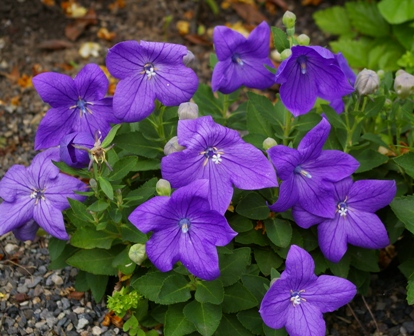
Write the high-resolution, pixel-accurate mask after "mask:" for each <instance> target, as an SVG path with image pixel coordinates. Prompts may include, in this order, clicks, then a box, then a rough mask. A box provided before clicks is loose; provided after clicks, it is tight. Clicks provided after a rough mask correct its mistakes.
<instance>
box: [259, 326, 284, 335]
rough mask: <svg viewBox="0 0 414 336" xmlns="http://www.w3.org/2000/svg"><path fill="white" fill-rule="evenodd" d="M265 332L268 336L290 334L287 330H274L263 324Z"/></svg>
mask: <svg viewBox="0 0 414 336" xmlns="http://www.w3.org/2000/svg"><path fill="white" fill-rule="evenodd" d="M263 330H264V332H265V335H266V336H288V333H287V332H286V330H285V328H281V329H272V328H270V327H268V326H267V325H265V324H263Z"/></svg>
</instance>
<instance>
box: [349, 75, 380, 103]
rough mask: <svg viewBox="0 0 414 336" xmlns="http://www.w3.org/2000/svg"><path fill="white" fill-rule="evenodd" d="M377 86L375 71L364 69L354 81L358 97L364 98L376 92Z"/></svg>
mask: <svg viewBox="0 0 414 336" xmlns="http://www.w3.org/2000/svg"><path fill="white" fill-rule="evenodd" d="M378 86H379V77H378V75H377V73H376V72H375V71H372V70H368V69H364V70H362V71H361V72H360V73H359V74H358V76H357V78H356V81H355V86H354V87H355V90H357V91H358V94H359V95H360V96H365V95H368V94H371V93H374V92H375V91H377V89H378Z"/></svg>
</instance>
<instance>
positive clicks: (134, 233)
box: [121, 223, 148, 244]
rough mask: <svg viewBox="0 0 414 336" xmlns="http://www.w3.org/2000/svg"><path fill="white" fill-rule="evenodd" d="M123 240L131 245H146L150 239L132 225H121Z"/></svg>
mask: <svg viewBox="0 0 414 336" xmlns="http://www.w3.org/2000/svg"><path fill="white" fill-rule="evenodd" d="M121 234H122V240H124V241H128V242H131V243H135V244H137V243H140V244H145V243H146V242H147V241H148V237H147V235H146V234H145V233H143V232H141V231H139V230H138V229H137V228H136V227H135V226H133V225H132V224H130V223H125V224H122V225H121Z"/></svg>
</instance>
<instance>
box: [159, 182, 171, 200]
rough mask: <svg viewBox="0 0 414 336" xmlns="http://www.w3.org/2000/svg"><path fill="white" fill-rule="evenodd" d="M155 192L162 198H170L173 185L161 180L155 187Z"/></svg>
mask: <svg viewBox="0 0 414 336" xmlns="http://www.w3.org/2000/svg"><path fill="white" fill-rule="evenodd" d="M155 190H156V191H157V194H158V195H160V196H170V195H171V184H170V182H168V181H167V180H164V179H159V180H158V182H157V184H156V185H155Z"/></svg>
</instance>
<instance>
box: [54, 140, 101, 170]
mask: <svg viewBox="0 0 414 336" xmlns="http://www.w3.org/2000/svg"><path fill="white" fill-rule="evenodd" d="M94 144H95V139H94V138H93V136H92V135H91V134H89V133H85V132H80V133H77V132H76V133H70V134H68V135H66V136H64V137H63V138H62V140H60V145H59V148H60V151H59V153H60V159H61V160H62V161H63V162H65V163H66V164H67V165H68V166H71V167H74V168H84V167H87V166H88V164H89V162H90V158H89V153H88V152H87V151H86V150H85V149H79V148H76V147H75V146H81V147H82V148H89V149H91V148H93V146H94Z"/></svg>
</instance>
